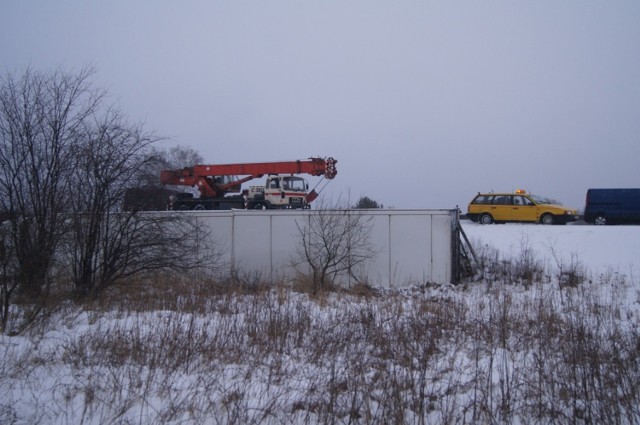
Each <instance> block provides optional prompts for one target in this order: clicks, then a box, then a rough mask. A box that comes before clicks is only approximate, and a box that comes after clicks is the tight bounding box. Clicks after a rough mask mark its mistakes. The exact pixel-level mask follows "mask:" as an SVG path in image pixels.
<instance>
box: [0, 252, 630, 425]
mask: <svg viewBox="0 0 640 425" xmlns="http://www.w3.org/2000/svg"><path fill="white" fill-rule="evenodd" d="M489 258H491V260H489ZM495 259H497V258H496V257H495V256H489V257H485V258H484V261H485V267H486V269H485V276H486V277H487V276H494V277H496V278H495V279H491V280H490V279H488V278H486V277H485V279H486V280H485V281H484V282H476V283H474V284H468V285H463V286H460V287H449V286H429V285H425V286H422V287H414V288H410V289H406V290H403V291H382V290H378V291H370V292H368V293H367V294H366V295H362V294H361V292H358V293H349V292H346V293H345V292H329V293H326V294H324V295H323V297H322V299H319V298H318V297H317V296H310V295H308V294H305V293H298V292H294V291H292V290H290V289H287V288H286V287H275V288H268V287H263V286H261V285H252V288H253V289H251V290H247V288H246V287H244V286H243V285H236V286H234V285H233V282H231V283H229V284H228V286H227V287H226V288H223V287H221V286H220V285H219V284H213V283H211V282H208V283H207V282H200V283H198V284H196V283H193V282H189V281H187V280H184V281H179V280H178V281H174V280H171V281H164V280H156V281H150V282H147V283H144V282H141V283H140V286H139V287H138V289H139V291H138V292H136V291H132V290H131V288H132V286H131V285H128V286H127V287H126V288H124V289H123V291H126V292H120V293H117V292H115V289H114V291H113V292H110V293H109V294H108V295H111V298H102V299H100V300H99V301H94V302H92V303H85V304H82V305H70V306H69V307H68V308H67V309H65V310H60V311H58V312H57V313H56V314H57V316H56V317H54V318H52V320H51V321H50V322H49V324H48V325H47V326H45V327H43V328H40V329H38V331H37V332H32V333H31V334H30V335H29V336H28V337H26V336H25V337H22V336H21V337H14V338H11V337H3V339H2V340H0V350H2V351H1V352H2V354H3V356H2V360H1V361H0V391H2V393H3V394H4V395H5V397H4V398H3V399H2V400H1V401H0V422H2V423H25V422H28V423H59V424H67V423H81V422H84V423H134V422H135V423H145V424H160V423H193V424H200V423H214V424H217V423H220V424H223V423H224V424H258V423H260V424H263V423H267V424H269V423H276V424H281V423H285V424H288V423H290V424H306V423H332V424H349V423H351V424H354V423H361V424H382V423H411V424H414V423H415V424H429V423H452V424H453V423H544V424H547V423H560V424H562V423H621V424H622V423H625V424H626V423H640V409H639V408H638V407H637V406H640V394H639V392H638V390H637V382H640V363H639V362H638V355H637V353H638V350H639V349H640V336H639V333H638V331H637V320H638V319H637V318H638V303H637V300H636V301H633V300H634V297H635V298H637V291H635V290H634V288H633V285H632V282H630V281H628V280H627V279H625V278H624V277H622V276H620V275H618V274H615V273H610V274H605V275H602V276H600V277H599V278H598V279H594V280H593V281H591V282H590V281H588V280H585V281H582V282H581V283H580V284H578V285H577V286H562V287H560V286H558V285H557V284H556V283H555V281H553V280H552V279H550V278H549V276H552V275H553V274H554V273H552V272H550V271H548V270H545V269H544V268H541V267H540V266H538V265H537V264H536V263H535V261H533V259H531V257H527V256H523V257H521V259H520V261H519V262H515V263H513V264H509V263H506V262H503V261H498V262H494V261H493V260H495ZM527 270H528V271H529V272H527ZM140 293H144V294H145V296H140V295H139V294H140Z"/></svg>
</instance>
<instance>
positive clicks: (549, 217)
mask: <svg viewBox="0 0 640 425" xmlns="http://www.w3.org/2000/svg"><path fill="white" fill-rule="evenodd" d="M555 221H556V220H555V218H554V217H553V214H544V215H543V216H542V217H540V223H542V224H553V223H555Z"/></svg>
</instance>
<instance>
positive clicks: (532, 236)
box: [461, 220, 640, 280]
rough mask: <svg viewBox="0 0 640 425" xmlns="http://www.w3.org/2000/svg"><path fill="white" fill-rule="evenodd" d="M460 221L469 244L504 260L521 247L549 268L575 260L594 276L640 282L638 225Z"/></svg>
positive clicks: (639, 230)
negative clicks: (619, 275)
mask: <svg viewBox="0 0 640 425" xmlns="http://www.w3.org/2000/svg"><path fill="white" fill-rule="evenodd" d="M461 222H462V227H463V229H464V231H465V233H466V234H467V237H468V238H469V240H470V241H471V243H472V245H474V246H476V247H477V248H478V249H481V248H482V247H483V246H487V245H488V246H491V247H494V248H496V249H497V250H498V251H500V253H501V254H502V255H503V256H505V257H506V258H509V257H517V256H519V255H520V253H521V250H522V247H523V245H524V246H528V247H530V248H531V249H532V250H533V252H534V253H535V255H536V256H537V257H538V259H539V260H541V261H545V262H547V263H549V265H555V263H556V261H557V260H560V261H564V262H565V263H566V262H569V261H571V260H577V261H579V262H580V263H582V265H583V266H584V267H585V268H586V269H587V271H588V272H590V273H593V274H599V273H604V272H610V271H615V272H618V273H622V274H625V275H627V276H629V277H634V278H635V279H636V280H638V279H640V226H593V225H585V224H568V225H564V226H542V225H539V224H516V223H507V224H492V225H488V226H484V225H481V224H477V223H473V222H471V221H468V220H462V221H461Z"/></svg>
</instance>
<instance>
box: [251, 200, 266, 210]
mask: <svg viewBox="0 0 640 425" xmlns="http://www.w3.org/2000/svg"><path fill="white" fill-rule="evenodd" d="M253 209H254V210H266V209H268V208H267V204H265V203H264V202H257V203H256V204H255V205H254V207H253Z"/></svg>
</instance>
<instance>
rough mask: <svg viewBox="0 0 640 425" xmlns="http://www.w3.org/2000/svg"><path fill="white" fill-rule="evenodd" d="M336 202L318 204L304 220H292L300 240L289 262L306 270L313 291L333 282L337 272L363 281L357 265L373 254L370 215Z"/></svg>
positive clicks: (358, 281)
mask: <svg viewBox="0 0 640 425" xmlns="http://www.w3.org/2000/svg"><path fill="white" fill-rule="evenodd" d="M336 205H337V206H336ZM336 205H334V206H331V207H327V205H326V204H323V203H319V204H318V207H319V209H316V210H313V211H310V213H309V215H308V216H307V217H306V220H305V222H304V223H298V222H296V225H297V228H298V232H299V235H300V240H299V244H298V247H297V250H296V255H295V257H294V261H293V263H294V266H295V267H296V269H297V270H300V269H301V268H306V269H307V270H309V271H310V274H311V276H310V277H311V281H312V285H313V290H314V291H317V290H319V289H327V288H329V287H331V286H333V285H335V284H336V283H337V281H338V279H339V277H340V276H341V275H346V276H347V277H349V278H353V279H354V280H355V281H356V282H357V283H366V282H364V281H363V280H364V277H363V276H362V275H359V274H358V273H357V271H358V267H359V266H362V265H364V263H366V262H367V261H368V260H370V259H371V258H373V257H375V255H376V251H375V248H374V246H373V243H372V242H371V240H370V238H369V233H370V231H371V228H372V226H373V223H372V220H373V218H372V217H368V216H367V215H365V214H364V213H363V212H361V211H353V210H350V209H349V208H348V207H342V208H339V205H340V203H339V201H338V203H336Z"/></svg>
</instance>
